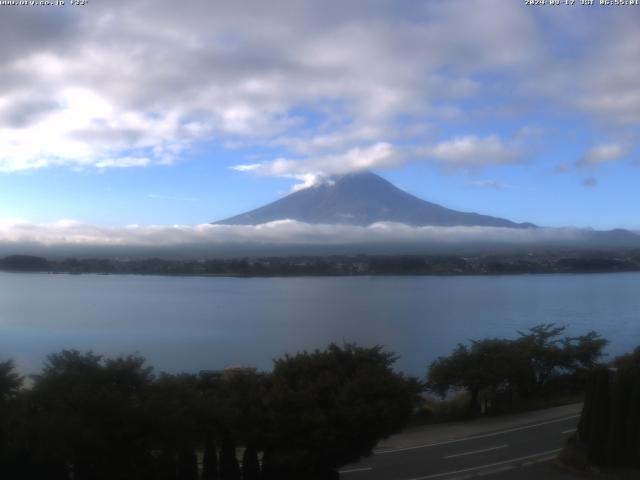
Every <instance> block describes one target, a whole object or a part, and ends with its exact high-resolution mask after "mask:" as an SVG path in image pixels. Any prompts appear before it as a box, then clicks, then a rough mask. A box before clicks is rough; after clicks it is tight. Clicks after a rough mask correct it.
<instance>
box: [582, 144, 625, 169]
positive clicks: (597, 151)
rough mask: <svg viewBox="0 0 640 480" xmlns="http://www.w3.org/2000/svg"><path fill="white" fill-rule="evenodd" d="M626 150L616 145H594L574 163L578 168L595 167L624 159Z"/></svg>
mask: <svg viewBox="0 0 640 480" xmlns="http://www.w3.org/2000/svg"><path fill="white" fill-rule="evenodd" d="M626 154H627V149H626V148H624V147H623V146H622V145H619V144H617V143H604V144H600V145H596V146H594V147H592V148H590V149H589V150H587V151H586V152H585V154H584V155H583V156H582V157H581V158H580V159H579V160H578V161H577V162H576V165H577V166H579V167H596V166H598V165H602V164H604V163H609V162H614V161H616V160H619V159H620V158H622V157H624V156H625V155H626Z"/></svg>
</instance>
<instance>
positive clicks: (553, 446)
mask: <svg viewBox="0 0 640 480" xmlns="http://www.w3.org/2000/svg"><path fill="white" fill-rule="evenodd" d="M559 413H560V412H559ZM527 418H528V419H529V420H531V418H530V417H527ZM578 419H579V415H578V414H577V413H572V414H569V415H567V414H566V412H565V414H564V415H563V416H559V417H557V418H548V417H543V418H541V419H540V421H537V422H532V423H523V424H521V425H516V426H513V425H512V424H511V426H509V428H504V429H500V430H495V431H489V432H485V433H475V434H472V435H468V436H464V437H460V438H455V439H449V440H443V441H436V442H428V443H424V444H414V445H408V446H402V447H399V448H388V449H385V448H381V449H380V450H377V451H376V452H375V453H374V455H372V456H370V457H368V458H366V459H365V460H363V461H362V462H361V463H359V464H354V465H349V466H346V467H344V468H342V469H341V470H340V478H341V479H343V480H431V479H437V480H453V479H455V480H462V479H467V478H474V477H482V478H485V479H490V478H492V476H496V477H498V476H499V477H500V478H505V475H504V472H508V471H514V472H513V473H514V478H518V477H517V475H516V473H515V470H516V469H518V468H523V467H528V466H532V465H538V464H540V463H543V462H549V461H551V460H553V459H554V458H555V457H556V456H557V454H558V453H559V451H560V450H561V449H562V447H563V446H564V444H565V442H566V440H567V438H568V436H569V435H570V434H571V433H573V432H574V431H575V428H576V425H577V423H578ZM425 431H427V429H425Z"/></svg>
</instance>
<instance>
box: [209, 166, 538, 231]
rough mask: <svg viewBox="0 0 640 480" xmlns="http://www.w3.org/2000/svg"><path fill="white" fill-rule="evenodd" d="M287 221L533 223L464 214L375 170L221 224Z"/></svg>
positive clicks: (345, 177) (325, 184) (337, 178)
mask: <svg viewBox="0 0 640 480" xmlns="http://www.w3.org/2000/svg"><path fill="white" fill-rule="evenodd" d="M285 219H291V220H297V221H300V222H305V223H323V224H347V225H360V226H367V225H371V224H372V223H376V222H396V223H404V224H407V225H412V226H427V225H434V226H492V227H511V228H518V227H520V228H525V227H532V226H533V225H531V224H518V223H514V222H511V221H509V220H505V219H502V218H497V217H490V216H487V215H480V214H477V213H468V212H459V211H456V210H451V209H448V208H445V207H442V206H440V205H437V204H435V203H431V202H427V201H425V200H422V199H420V198H418V197H415V196H413V195H411V194H410V193H407V192H405V191H404V190H401V189H399V188H398V187H396V186H395V185H393V184H392V183H391V182H389V181H387V180H385V179H384V178H382V177H380V176H379V175H376V174H375V173H373V172H369V171H363V172H356V173H349V174H345V175H338V176H334V177H330V178H329V179H328V180H327V181H325V182H323V183H320V184H317V185H315V186H313V187H309V188H305V189H302V190H298V191H297V192H294V193H292V194H290V195H287V196H286V197H284V198H281V199H279V200H276V201H275V202H273V203H270V204H268V205H265V206H263V207H260V208H257V209H255V210H251V211H250V212H246V213H243V214H240V215H237V216H234V217H231V218H228V219H226V220H222V221H219V222H216V223H219V224H227V225H258V224H261V223H267V222H272V221H275V220H285Z"/></svg>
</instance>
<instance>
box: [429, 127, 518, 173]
mask: <svg viewBox="0 0 640 480" xmlns="http://www.w3.org/2000/svg"><path fill="white" fill-rule="evenodd" d="M421 153H422V154H423V155H424V156H425V157H427V158H432V159H434V160H436V161H438V162H440V163H441V164H442V165H443V166H445V167H448V168H472V169H473V168H481V167H486V166H491V165H508V164H513V163H519V162H521V161H522V159H523V153H522V152H521V151H520V149H519V148H518V147H517V146H516V145H514V144H507V143H505V142H504V141H503V140H501V139H500V138H499V137H497V136H495V135H490V136H488V137H478V136H476V135H466V136H461V137H455V138H453V139H452V140H446V141H443V142H440V143H437V144H436V145H433V146H431V147H426V148H424V149H423V150H422V152H421Z"/></svg>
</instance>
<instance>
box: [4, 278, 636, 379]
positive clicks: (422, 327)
mask: <svg viewBox="0 0 640 480" xmlns="http://www.w3.org/2000/svg"><path fill="white" fill-rule="evenodd" d="M541 322H555V323H558V324H562V325H567V326H568V330H567V331H568V333H570V334H582V333H585V332H587V331H589V330H592V329H593V330H596V331H598V332H600V333H601V334H602V335H603V336H604V337H606V338H607V339H609V340H610V341H611V344H610V345H609V347H608V351H609V352H610V353H612V354H618V353H621V352H625V351H628V350H631V349H632V348H633V347H634V346H636V345H640V273H614V274H593V275H520V276H468V277H455V276H452V277H331V278H327V277H321V278H219V277H216V278H212V277H160V276H141V275H53V274H27V273H0V359H6V358H13V359H14V360H15V361H16V362H17V364H18V365H19V367H20V370H21V371H22V372H25V373H31V372H35V371H37V370H39V368H40V366H41V364H42V362H43V360H44V359H45V357H46V355H47V354H48V353H51V352H55V351H59V350H61V349H63V348H76V349H79V350H88V349H92V350H93V351H95V352H96V353H101V354H105V355H116V354H127V353H134V352H137V353H140V354H142V355H144V356H145V357H146V358H147V359H148V360H149V362H150V363H151V364H152V365H154V366H155V367H156V368H157V370H165V371H170V372H176V371H198V370H201V369H219V368H223V367H225V366H227V365H233V364H249V365H253V366H256V367H258V368H260V369H265V370H267V369H269V368H270V367H271V364H272V359H274V358H276V357H279V356H281V355H283V354H284V353H287V352H288V353H295V352H296V351H299V350H302V349H313V348H322V347H324V346H326V345H327V344H328V343H329V342H332V341H334V342H342V341H353V342H357V343H358V344H360V345H367V346H369V345H374V344H383V345H385V346H386V347H387V348H388V349H389V350H392V351H394V352H396V353H397V354H398V355H400V356H401V358H400V359H399V360H398V362H397V364H396V366H397V368H399V369H400V370H403V371H405V372H407V373H410V374H415V375H422V374H424V372H425V371H426V368H427V365H428V364H429V362H431V361H432V360H433V359H435V358H436V357H437V356H439V355H443V354H447V353H449V352H450V350H451V349H452V348H453V347H455V345H456V344H457V343H458V342H464V341H467V340H469V339H480V338H484V337H489V336H500V337H502V336H504V337H513V336H515V335H517V333H516V332H517V331H518V330H524V329H527V328H528V327H531V326H533V325H536V324H538V323H541Z"/></svg>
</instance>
